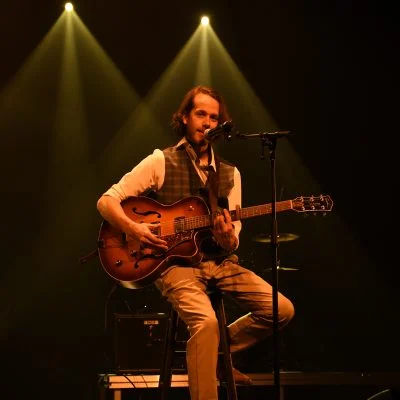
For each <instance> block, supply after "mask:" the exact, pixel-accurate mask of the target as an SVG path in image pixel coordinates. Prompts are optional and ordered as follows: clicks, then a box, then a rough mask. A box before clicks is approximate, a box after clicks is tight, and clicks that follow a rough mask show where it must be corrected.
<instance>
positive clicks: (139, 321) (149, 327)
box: [113, 313, 187, 374]
mask: <svg viewBox="0 0 400 400" xmlns="http://www.w3.org/2000/svg"><path fill="white" fill-rule="evenodd" d="M167 323H168V315H167V314H165V313H153V314H119V313H115V314H114V341H113V342H114V366H115V371H116V373H117V374H118V373H134V374H135V373H136V374H141V373H148V374H152V373H154V374H158V373H160V369H161V365H162V360H163V352H164V341H165V337H166V329H167ZM183 335H185V332H183V331H182V330H178V337H177V345H176V350H177V355H178V354H179V353H181V354H182V355H183V356H182V357H179V356H177V355H175V357H174V365H173V368H174V370H176V371H180V372H181V373H185V371H186V361H185V356H184V348H185V346H186V340H187V336H186V335H185V337H184V338H182V339H184V340H180V339H179V336H183Z"/></svg>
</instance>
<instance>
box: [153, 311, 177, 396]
mask: <svg viewBox="0 0 400 400" xmlns="http://www.w3.org/2000/svg"><path fill="white" fill-rule="evenodd" d="M177 326H178V313H177V312H176V311H175V310H174V309H173V308H172V306H171V311H170V315H169V318H168V326H167V332H166V335H165V336H166V337H165V342H164V352H163V360H162V366H161V370H160V380H159V381H158V387H159V389H160V392H161V400H166V399H167V396H168V391H169V389H170V387H171V379H172V359H173V355H174V351H175V343H176V334H177Z"/></svg>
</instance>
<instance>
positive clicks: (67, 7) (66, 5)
mask: <svg viewBox="0 0 400 400" xmlns="http://www.w3.org/2000/svg"><path fill="white" fill-rule="evenodd" d="M73 9H74V6H73V5H72V3H65V11H68V12H71V11H72V10H73Z"/></svg>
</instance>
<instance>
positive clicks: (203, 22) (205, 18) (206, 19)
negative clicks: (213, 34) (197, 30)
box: [201, 16, 210, 26]
mask: <svg viewBox="0 0 400 400" xmlns="http://www.w3.org/2000/svg"><path fill="white" fill-rule="evenodd" d="M209 23H210V19H209V18H208V17H206V16H204V17H201V24H202V25H203V26H207V25H208V24H209Z"/></svg>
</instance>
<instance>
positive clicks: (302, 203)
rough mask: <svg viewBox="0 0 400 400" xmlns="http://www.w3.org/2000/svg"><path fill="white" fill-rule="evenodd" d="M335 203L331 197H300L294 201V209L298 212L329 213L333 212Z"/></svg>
mask: <svg viewBox="0 0 400 400" xmlns="http://www.w3.org/2000/svg"><path fill="white" fill-rule="evenodd" d="M332 207H333V201H332V199H331V198H330V196H325V195H322V194H321V195H319V196H309V197H305V196H300V197H296V198H295V199H293V200H292V208H293V210H294V211H297V212H312V213H314V212H315V213H317V212H328V211H332Z"/></svg>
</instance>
